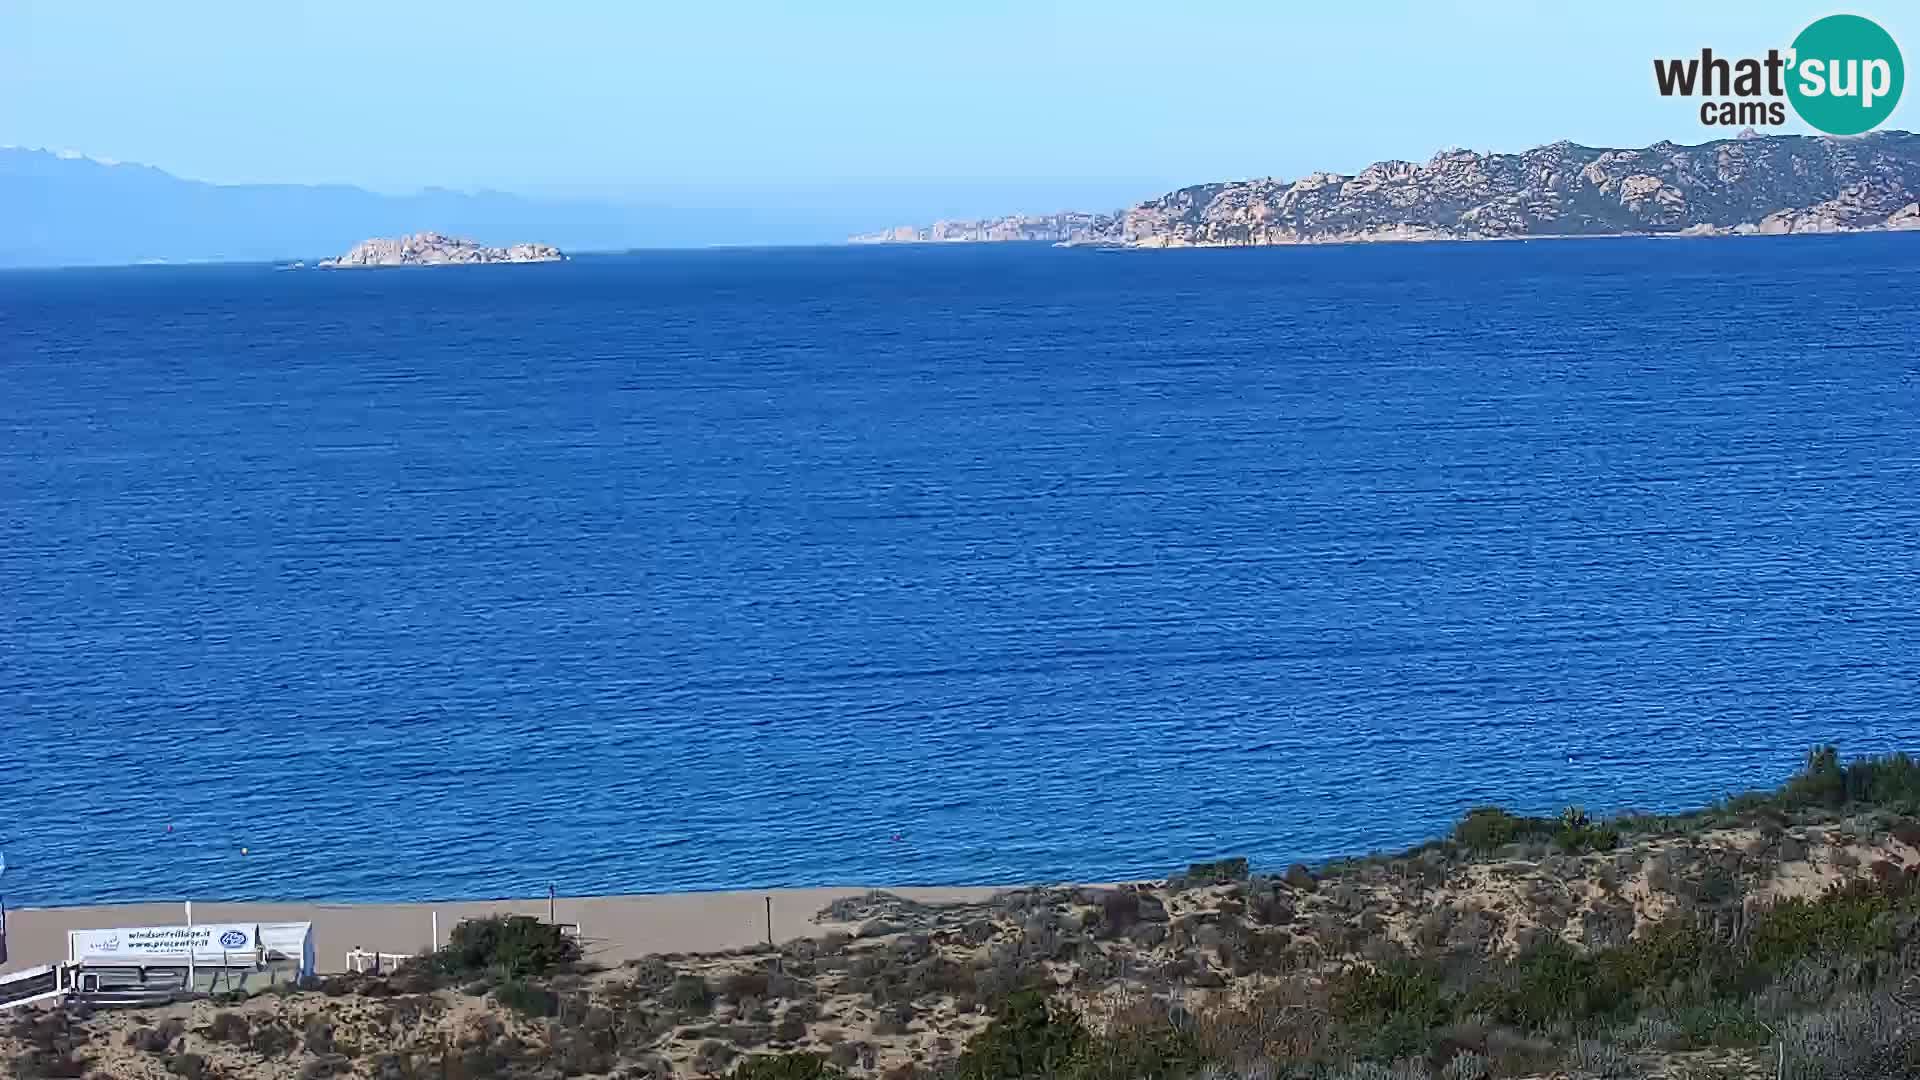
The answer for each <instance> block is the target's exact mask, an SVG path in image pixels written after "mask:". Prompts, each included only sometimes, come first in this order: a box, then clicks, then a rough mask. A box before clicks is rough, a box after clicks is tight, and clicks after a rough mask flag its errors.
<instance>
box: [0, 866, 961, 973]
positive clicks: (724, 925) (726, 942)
mask: <svg viewBox="0 0 1920 1080" xmlns="http://www.w3.org/2000/svg"><path fill="white" fill-rule="evenodd" d="M867 891H869V890H867V889H864V888H855V887H845V888H813V889H767V890H757V891H738V892H709V893H664V894H659V895H652V896H586V897H565V896H563V897H560V898H558V899H557V900H555V901H554V903H553V911H554V918H555V919H556V920H557V921H559V922H563V923H578V924H579V925H580V930H581V940H582V943H583V945H584V947H585V951H586V955H587V958H588V959H591V960H595V961H598V962H600V963H604V964H618V963H620V962H621V961H624V960H629V959H632V958H633V957H636V956H645V955H647V954H649V953H664V952H717V951H720V950H724V949H733V948H739V947H741V946H746V945H752V944H754V943H756V942H761V941H765V940H766V937H767V900H768V898H769V897H771V898H772V901H773V937H774V940H776V941H786V940H789V939H791V938H796V937H802V936H806V935H810V934H820V933H824V932H825V931H826V930H828V929H830V928H831V926H832V924H822V923H816V922H814V921H813V917H814V916H815V915H816V914H818V913H819V912H820V910H821V909H822V908H824V907H826V906H827V905H828V904H830V903H832V902H833V901H835V900H837V899H840V898H841V897H846V896H859V895H861V894H863V893H865V892H867ZM888 891H889V892H893V893H896V894H898V895H900V896H903V897H907V898H910V899H914V900H919V901H924V902H928V903H950V902H968V901H976V900H982V899H985V898H986V897H989V896H992V895H993V893H994V892H995V891H997V890H996V889H993V888H984V887H982V888H899V889H890V890H888ZM436 914H437V915H438V918H439V926H440V941H441V943H445V941H446V936H447V933H448V932H449V931H450V930H452V929H453V927H454V925H455V924H456V923H458V922H460V921H461V920H463V919H471V918H476V917H479V916H485V915H491V914H522V915H537V916H541V917H545V916H546V914H547V901H546V899H545V898H544V897H543V898H540V899H534V900H462V901H450V902H446V903H418V904H326V903H271V904H219V903H198V902H196V903H195V904H194V905H193V918H194V922H196V923H217V922H311V923H313V933H314V944H315V950H316V954H317V955H316V959H317V962H318V964H319V968H320V970H321V971H322V972H335V971H344V970H346V966H347V953H348V952H349V951H350V950H352V949H355V948H360V949H364V950H367V951H369V952H383V953H415V952H420V951H422V950H424V949H427V948H428V947H430V945H431V944H432V926H433V924H434V916H435V915H436ZM185 921H186V919H185V911H184V909H183V908H182V906H181V905H180V904H175V903H150V904H106V905H96V906H87V907H63V908H21V909H18V910H9V911H8V912H7V947H8V954H9V955H8V958H7V963H6V964H5V965H4V966H3V967H0V973H5V972H9V971H16V970H19V969H21V968H25V967H32V966H34V965H37V964H49V963H54V962H56V961H61V960H65V959H66V948H67V931H69V930H95V929H106V928H110V927H120V926H177V925H180V924H181V923H183V922H185Z"/></svg>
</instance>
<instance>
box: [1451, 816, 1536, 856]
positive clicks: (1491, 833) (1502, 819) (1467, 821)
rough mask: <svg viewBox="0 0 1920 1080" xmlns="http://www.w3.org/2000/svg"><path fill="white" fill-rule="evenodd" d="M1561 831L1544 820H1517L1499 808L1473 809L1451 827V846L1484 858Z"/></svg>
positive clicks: (1518, 817)
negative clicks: (1508, 846) (1501, 849)
mask: <svg viewBox="0 0 1920 1080" xmlns="http://www.w3.org/2000/svg"><path fill="white" fill-rule="evenodd" d="M1559 829H1560V823H1559V822H1557V821H1549V820H1547V819H1545V818H1535V817H1520V816H1518V815H1515V814H1511V813H1508V812H1507V811H1506V810H1504V809H1502V808H1500V807H1498V806H1476V807H1474V808H1473V809H1471V810H1469V811H1467V813H1466V816H1465V817H1463V818H1461V819H1460V820H1459V822H1458V823H1456V824H1455V825H1454V827H1453V842H1454V843H1456V844H1459V845H1460V846H1461V847H1464V848H1467V849H1469V850H1471V851H1477V852H1480V853H1481V854H1486V853H1488V852H1492V851H1495V850H1498V849H1499V848H1502V847H1505V846H1506V845H1508V844H1514V843H1518V842H1520V841H1522V840H1544V839H1547V838H1549V837H1551V836H1553V835H1554V834H1555V833H1556V832H1558V831H1559Z"/></svg>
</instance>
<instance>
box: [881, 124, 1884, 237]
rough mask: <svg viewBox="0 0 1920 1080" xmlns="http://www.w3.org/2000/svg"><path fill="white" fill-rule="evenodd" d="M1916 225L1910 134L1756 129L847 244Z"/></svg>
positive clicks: (1375, 172)
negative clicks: (1693, 140)
mask: <svg viewBox="0 0 1920 1080" xmlns="http://www.w3.org/2000/svg"><path fill="white" fill-rule="evenodd" d="M1915 228H1920V136H1916V135H1914V134H1912V133H1911V132H1905V131H1881V132H1875V133H1873V134H1871V135H1866V136H1861V137H1858V138H1827V137H1812V136H1801V135H1770V136H1762V135H1756V134H1754V133H1752V132H1751V131H1748V132H1742V133H1741V135H1740V136H1738V137H1736V138H1732V139H1722V140H1718V141H1715V142H1709V143H1702V144H1700V145H1698V146H1680V145H1677V144H1675V143H1671V142H1660V143H1655V144H1654V145H1652V146H1649V147H1645V148H1643V149H1627V150H1621V149H1602V148H1597V147H1591V146H1578V145H1575V144H1574V143H1570V142H1557V143H1553V144H1551V145H1548V146H1541V147H1536V148H1534V149H1532V150H1528V151H1526V152H1524V153H1519V154H1478V153H1474V152H1472V151H1468V150H1450V151H1446V152H1443V153H1440V154H1436V155H1435V156H1434V157H1433V159H1432V160H1430V161H1428V162H1427V163H1426V164H1424V165H1418V164H1415V163H1413V162H1410V161H1382V162H1378V163H1375V164H1373V165H1369V166H1367V167H1366V168H1365V169H1363V170H1361V171H1360V172H1359V173H1358V174H1357V175H1354V176H1345V175H1341V174H1338V173H1327V172H1318V173H1312V174H1310V175H1308V176H1305V177H1302V178H1300V179H1299V180H1294V181H1286V180H1276V179H1271V178H1268V179H1261V180H1241V181H1232V182H1226V183H1212V184H1197V185H1194V186H1192V187H1185V188H1181V189H1179V190H1177V191H1173V192H1169V193H1168V194H1166V195H1162V196H1160V197H1159V198H1156V199H1149V200H1147V201H1146V202H1142V203H1139V204H1137V205H1134V206H1132V207H1128V208H1127V209H1125V210H1120V211H1116V212H1112V213H1068V214H1055V215H1048V216H1043V217H1027V216H1020V217H1007V218H997V219H987V220H981V221H957V222H956V221H946V222H939V223H936V224H934V225H931V226H925V227H915V226H902V227H899V228H896V229H890V230H886V231H884V232H879V233H867V234H862V235H859V236H855V237H852V238H851V239H852V240H853V241H854V242H860V243H887V242H926V241H936V240H948V241H994V240H1021V239H1051V240H1055V241H1057V242H1062V243H1070V244H1108V245H1115V246H1123V247H1230V246H1247V245H1264V244H1315V243H1349V242H1355V241H1367V240H1483V239H1502V238H1510V237H1525V236H1609V235H1637V234H1690V235H1704V234H1735V233H1760V234H1769V233H1807V232H1853V231H1874V230H1884V229H1915Z"/></svg>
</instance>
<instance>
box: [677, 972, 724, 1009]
mask: <svg viewBox="0 0 1920 1080" xmlns="http://www.w3.org/2000/svg"><path fill="white" fill-rule="evenodd" d="M666 1000H667V1007H668V1008H671V1009H676V1010H678V1011H680V1012H689V1013H703V1012H706V1011H707V1010H709V1009H711V1008H713V987H712V986H711V985H709V984H708V982H707V980H705V979H703V978H701V977H700V976H698V975H680V976H676V977H675V978H674V980H673V985H671V986H669V987H667V998H666Z"/></svg>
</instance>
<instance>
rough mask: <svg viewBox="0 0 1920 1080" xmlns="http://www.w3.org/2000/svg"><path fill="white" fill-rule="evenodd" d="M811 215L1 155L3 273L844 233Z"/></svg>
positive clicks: (22, 152) (805, 238)
mask: <svg viewBox="0 0 1920 1080" xmlns="http://www.w3.org/2000/svg"><path fill="white" fill-rule="evenodd" d="M806 217H807V215H804V214H800V213H797V212H790V213H786V214H780V213H773V212H756V211H748V210H733V209H719V208H702V209H685V208H673V209H669V208H663V207H656V206H646V205H639V204H623V203H617V202H606V201H602V202H593V201H568V200H561V199H536V198H526V197H522V196H517V195H508V194H503V193H499V192H480V193H464V192H458V191H448V190H445V189H433V188H430V189H427V190H425V191H421V192H418V193H416V194H411V195H387V194H381V193H378V192H373V191H368V190H365V189H363V188H357V187H348V186H345V185H321V186H308V185H297V184H208V183H202V182H200V181H195V180H183V179H181V178H180V177H177V176H173V175H171V174H169V173H166V172H162V171H161V170H159V169H155V168H152V167H150V166H145V165H122V164H110V163H107V162H102V161H96V160H93V159H90V158H85V157H79V156H75V155H69V154H55V153H50V152H48V151H45V150H31V149H21V148H14V147H8V148H0V266H63V265H90V264H116V263H137V262H147V261H162V262H199V261H236V260H237V261H253V260H261V261H266V260H292V259H308V260H311V259H316V258H319V257H321V256H329V255H338V254H339V253H340V252H342V251H345V250H347V249H348V248H350V247H352V246H353V245H354V244H356V243H358V242H360V241H361V240H364V239H366V238H367V237H370V236H398V235H407V234H413V233H420V232H437V233H445V234H448V235H451V236H458V237H465V238H469V239H472V240H475V241H477V242H479V243H482V244H487V245H493V246H507V245H511V244H516V243H522V242H533V243H544V244H552V245H555V246H557V247H559V248H561V249H563V250H566V251H604V250H624V249H628V248H635V247H702V246H710V245H717V244H766V243H822V242H828V241H831V240H832V239H834V238H835V237H837V236H839V235H843V234H844V230H845V228H846V227H847V226H846V225H845V224H841V225H840V226H839V227H838V228H834V227H833V225H831V224H825V223H823V222H822V221H819V220H813V221H808V220H804V219H805V218H806ZM814 217H815V218H818V217H819V215H814Z"/></svg>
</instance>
